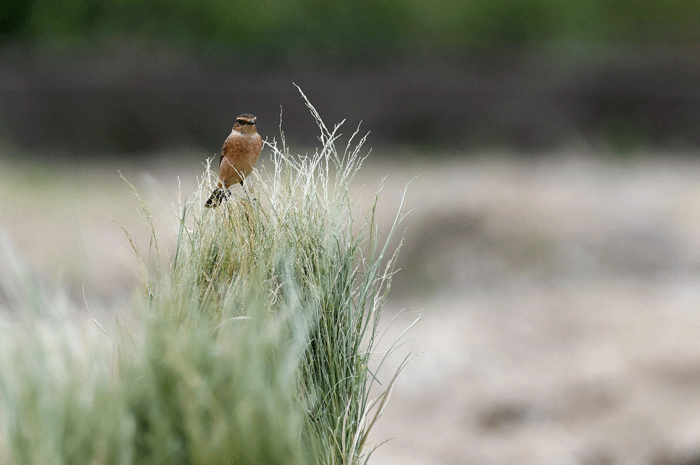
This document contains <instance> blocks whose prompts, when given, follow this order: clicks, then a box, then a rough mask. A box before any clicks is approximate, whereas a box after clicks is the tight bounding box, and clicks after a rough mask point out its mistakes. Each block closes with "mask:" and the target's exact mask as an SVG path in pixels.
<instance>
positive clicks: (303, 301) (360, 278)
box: [0, 93, 401, 465]
mask: <svg viewBox="0 0 700 465" xmlns="http://www.w3.org/2000/svg"><path fill="white" fill-rule="evenodd" d="M302 97H303V98H304V100H305V101H306V103H307V105H308V107H309V109H310V111H311V113H312V115H313V116H314V117H315V118H316V122H317V123H318V126H319V128H320V130H321V136H320V142H321V146H320V148H319V149H318V150H317V151H316V152H315V153H314V154H313V155H309V156H302V157H295V156H292V155H290V153H289V150H288V148H287V146H286V144H285V140H284V134H283V133H281V139H280V142H279V143H278V142H276V141H274V140H273V141H272V142H266V146H267V148H268V149H269V151H270V153H271V158H272V160H271V161H272V163H271V164H266V165H265V166H264V167H262V168H261V169H260V171H258V172H257V174H256V175H255V179H253V180H252V181H253V183H252V184H253V189H252V191H250V192H247V193H244V194H241V195H234V196H233V197H232V198H230V199H229V201H228V202H226V203H224V204H222V205H221V206H220V207H219V208H217V209H214V210H210V209H205V208H203V204H204V200H205V199H206V198H207V196H208V194H209V193H210V192H211V188H212V186H213V181H214V179H213V173H211V171H210V170H207V172H206V173H205V175H204V176H203V177H202V180H201V182H200V185H199V189H198V191H197V192H196V193H195V196H194V198H193V199H192V200H191V201H185V202H181V204H180V205H179V207H178V212H179V213H178V215H179V226H178V232H177V236H176V243H175V247H174V248H173V250H172V251H170V252H168V255H167V257H166V258H167V264H168V265H167V267H164V266H161V267H155V268H153V267H151V268H149V267H148V266H147V265H144V270H147V271H146V272H145V274H144V287H143V289H144V291H143V298H142V299H141V300H140V301H139V302H138V303H137V304H136V305H135V307H136V308H135V314H136V315H137V316H138V317H139V319H140V321H141V323H140V327H139V328H138V329H136V328H132V327H129V326H128V325H125V324H124V323H123V322H120V320H119V319H117V320H116V322H115V323H113V324H111V325H106V324H104V325H103V324H101V323H99V322H97V323H98V324H92V325H87V326H85V324H82V325H81V324H77V326H76V324H75V322H72V323H70V322H69V321H68V319H64V320H62V323H61V324H60V325H59V326H56V325H55V324H54V325H53V326H51V325H48V326H46V327H44V326H41V325H40V324H39V323H37V322H33V323H32V324H28V325H27V328H31V330H27V331H26V333H25V334H24V338H25V339H24V340H23V341H22V342H21V343H20V342H19V339H17V338H13V337H11V336H10V335H9V334H8V335H3V338H7V339H8V340H10V341H11V342H12V343H11V344H7V345H6V348H4V349H2V350H1V351H0V357H2V359H1V360H0V362H1V364H2V366H1V367H0V394H1V396H0V406H1V407H2V412H3V413H2V416H1V417H0V428H2V431H3V432H4V434H3V438H4V441H5V443H6V444H7V447H8V450H9V451H10V452H9V454H8V456H10V457H11V459H12V461H13V463H17V464H25V463H26V464H29V463H115V464H116V463H168V464H169V463H178V464H180V463H181V464H189V463H196V464H200V463H201V464H212V463H241V464H242V463H246V464H248V463H256V464H278V463H279V464H282V463H284V464H294V463H299V464H302V463H319V464H349V465H352V464H362V463H366V461H367V459H368V458H369V456H370V454H371V452H372V451H373V450H374V447H376V445H370V444H368V434H369V431H370V430H371V428H372V426H373V425H374V423H375V421H376V420H377V419H378V418H379V416H380V415H381V413H382V410H383V408H384V405H385V403H386V401H387V400H388V398H389V395H390V392H391V388H392V386H393V381H394V379H395V376H394V377H392V378H389V379H388V380H386V382H385V383H384V384H383V385H382V387H381V389H380V390H379V391H380V392H379V395H378V398H376V399H374V400H371V399H370V391H371V390H372V389H373V387H374V386H375V384H377V383H379V381H378V377H377V375H376V373H374V372H373V371H371V368H370V355H371V354H373V352H374V351H375V348H376V343H377V338H378V324H379V318H380V314H381V308H382V305H383V304H384V301H385V299H386V295H387V292H388V290H389V283H390V278H391V270H392V266H393V262H394V258H395V251H392V250H390V249H389V247H388V243H389V240H390V239H391V235H392V234H394V233H395V231H396V229H397V225H398V223H399V221H400V219H401V218H400V214H398V215H397V217H396V221H395V222H394V224H393V225H392V226H391V227H390V228H389V231H388V232H387V234H386V235H385V236H384V239H382V242H381V243H380V241H379V237H380V235H379V234H378V230H377V225H376V224H375V221H374V212H375V207H376V198H375V201H374V203H373V204H372V205H371V206H370V207H369V210H368V211H367V212H365V213H364V214H363V215H361V216H358V213H357V209H358V205H357V203H356V202H355V201H354V200H353V199H352V198H351V197H350V194H349V192H350V184H351V182H352V181H353V179H354V177H355V175H356V174H357V172H358V170H360V168H361V165H362V162H363V160H364V157H363V156H362V155H361V154H360V153H361V150H362V146H363V143H364V141H365V138H364V137H362V138H359V140H358V141H357V143H355V144H354V145H353V141H354V140H355V139H356V138H357V137H358V132H357V131H355V133H354V134H353V135H352V136H351V137H350V138H349V141H348V143H347V145H346V147H345V148H344V149H338V147H337V144H338V137H339V129H340V125H337V126H335V127H334V128H333V129H332V130H329V129H328V128H327V127H326V126H325V124H324V123H323V121H322V120H321V118H320V117H319V116H318V113H317V112H316V110H315V109H314V108H313V106H311V104H310V103H309V102H308V100H306V97H305V96H304V95H303V93H302ZM341 124H342V123H341ZM144 212H145V217H146V219H147V224H149V225H151V232H152V237H153V240H152V247H153V248H157V247H158V241H157V236H156V234H155V229H154V228H153V227H152V225H153V222H152V221H150V220H149V219H150V218H152V216H151V215H150V213H149V212H148V209H147V208H146V207H145V205H144ZM358 218H359V219H358ZM162 249H164V248H161V250H162ZM135 250H136V252H137V254H138V250H137V249H135ZM35 292H36V291H35V290H34V289H32V290H30V291H29V294H33V293H35ZM30 301H31V299H30ZM50 313H51V312H47V314H50ZM71 324H72V326H71ZM46 328H48V329H46ZM60 328H74V329H73V330H72V331H75V332H77V333H79V334H82V336H81V337H75V335H70V334H67V331H65V330H64V331H62V330H60ZM75 328H77V329H75ZM95 328H98V329H99V331H96V330H95ZM46 331H48V333H46ZM47 334H49V336H47ZM105 334H106V335H107V336H105ZM88 335H89V337H88ZM100 335H102V337H101V339H100V337H99V336H100ZM76 340H79V341H81V343H80V344H77V345H76V342H75V341H76ZM47 341H51V343H49V342H47ZM387 355H388V354H387V353H385V354H384V355H383V356H382V357H381V359H380V360H378V361H376V363H374V364H373V366H374V367H381V365H382V363H383V361H384V360H385V358H386V356H387ZM372 392H374V391H372ZM1 444H2V442H0V445H1ZM0 458H2V457H0Z"/></svg>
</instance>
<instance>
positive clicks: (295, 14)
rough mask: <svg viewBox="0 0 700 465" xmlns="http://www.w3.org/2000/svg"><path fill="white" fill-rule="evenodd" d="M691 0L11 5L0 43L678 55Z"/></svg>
mask: <svg viewBox="0 0 700 465" xmlns="http://www.w3.org/2000/svg"><path fill="white" fill-rule="evenodd" d="M698 24H700V8H698V3H697V1H696V0H674V1H669V0H582V1H580V2H562V1H559V0H529V1H526V0H470V1H462V2H455V1H454V0H434V1H432V2H424V1H419V0H391V1H390V0H346V1H343V2H329V1H325V0H274V1H270V2H250V1H240V0H233V1H231V0H211V1H209V2H197V1H193V0H150V1H148V2H141V1H138V0H62V1H58V0H15V1H12V2H4V3H3V5H2V6H0V34H2V35H6V36H8V35H9V36H14V37H23V38H29V39H32V38H34V39H46V38H56V37H61V38H62V39H68V40H70V38H71V37H85V36H88V37H89V36H91V35H142V36H144V37H156V38H165V39H167V40H170V41H173V42H175V43H179V44H180V45H184V46H187V45H193V44H209V43H216V44H226V46H227V47H231V48H235V49H237V50H239V51H241V52H245V51H255V52H259V51H261V50H264V51H266V52H267V53H268V54H269V55H268V56H270V57H272V58H273V59H284V58H285V57H286V58H294V59H299V58H307V57H311V58H313V57H314V56H319V55H322V56H323V58H324V60H327V59H329V58H330V59H336V60H339V61H349V62H353V63H354V62H358V61H359V62H361V61H367V60H374V59H378V58H382V57H386V56H393V55H395V54H397V53H399V54H402V53H408V54H411V53H416V52H423V53H429V54H438V55H441V54H445V55H454V54H457V56H460V54H464V53H467V51H468V50H477V51H483V49H496V50H515V51H518V50H525V49H527V48H528V47H530V46H532V45H534V44H540V43H542V42H545V43H546V42H552V41H555V42H556V41H573V42H576V41H585V42H624V43H629V44H639V45H643V46H644V45H656V44H659V45H671V46H684V45H689V44H695V43H698V39H700V28H698V27H697V25H698Z"/></svg>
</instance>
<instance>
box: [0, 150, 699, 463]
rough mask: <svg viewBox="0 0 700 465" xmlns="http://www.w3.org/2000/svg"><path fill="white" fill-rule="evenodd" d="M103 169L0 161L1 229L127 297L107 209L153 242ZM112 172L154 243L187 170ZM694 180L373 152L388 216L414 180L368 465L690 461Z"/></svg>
mask: <svg viewBox="0 0 700 465" xmlns="http://www.w3.org/2000/svg"><path fill="white" fill-rule="evenodd" d="M193 158H197V157H193ZM163 166H166V168H163ZM117 169H120V167H119V166H118V164H117V163H114V164H108V165H91V166H81V167H80V169H78V170H76V169H71V170H65V169H63V168H60V167H55V166H54V167H48V166H45V165H33V164H30V163H19V162H9V161H0V186H1V187H0V209H1V210H2V212H3V215H2V218H0V229H1V230H4V231H5V232H6V233H7V234H8V235H9V237H10V238H11V240H12V241H13V243H14V244H15V248H16V249H17V250H18V251H19V253H20V254H21V255H23V256H24V257H26V259H27V261H28V262H29V263H30V265H31V266H32V267H33V268H34V269H36V270H38V271H39V272H40V274H41V275H42V276H43V277H44V279H45V280H46V281H49V282H50V281H54V280H56V279H60V280H62V281H63V282H64V283H65V284H66V285H67V286H68V287H69V288H70V289H71V293H72V294H75V296H77V297H76V298H77V299H78V300H82V299H83V297H82V292H83V288H85V294H86V300H88V301H90V302H91V303H92V302H94V303H95V305H104V306H110V305H112V306H114V305H117V306H118V305H120V303H124V302H127V301H128V299H129V298H130V296H131V294H132V292H133V286H134V284H135V283H136V282H137V280H138V267H137V266H136V263H135V260H134V258H133V254H132V252H131V251H130V246H129V244H128V242H127V241H126V239H125V236H124V233H123V232H122V230H121V229H120V228H119V227H118V226H117V225H116V224H115V223H114V222H113V221H112V220H110V219H109V218H108V217H107V216H108V215H109V216H111V217H114V218H115V219H116V220H117V221H119V222H120V223H122V224H123V225H124V226H126V227H127V229H129V230H130V231H131V232H132V234H133V235H134V237H135V238H136V241H137V243H138V244H139V247H140V248H141V250H142V251H144V250H147V249H148V241H149V235H148V233H147V231H146V229H145V228H144V226H143V221H142V220H141V218H139V216H138V214H137V211H138V208H139V203H138V200H137V199H136V198H135V197H134V196H133V195H132V194H131V193H130V192H129V189H128V186H126V185H125V184H124V183H123V181H121V180H120V179H119V175H118V173H117ZM122 172H123V173H124V174H125V176H126V177H127V178H129V179H130V180H132V181H133V182H134V184H135V185H136V186H137V188H138V189H139V191H140V192H141V193H142V194H143V197H144V199H145V200H146V201H147V203H148V204H149V205H150V206H151V209H152V210H153V211H155V212H165V213H162V214H160V215H156V222H157V224H158V228H159V230H160V231H161V232H162V234H164V235H168V234H171V233H172V231H173V224H174V219H173V214H172V213H171V212H172V211H173V209H172V207H171V206H170V203H171V202H172V201H174V200H175V199H176V191H177V189H178V179H177V178H178V176H179V177H180V180H181V185H182V192H184V193H187V192H192V190H193V189H194V185H195V176H196V175H197V174H199V173H200V172H201V164H200V159H199V158H197V159H196V160H195V161H192V160H191V159H189V160H188V161H185V162H180V161H178V162H170V163H167V164H165V165H163V164H162V163H159V162H157V161H153V163H150V164H146V165H144V166H140V167H139V168H134V167H127V168H124V169H122ZM698 173H700V162H697V161H694V160H692V159H691V158H688V157H679V156H678V157H673V156H669V155H666V156H665V157H664V158H654V157H651V156H640V157H638V158H635V159H633V160H627V161H620V160H613V159H608V158H591V157H586V156H583V155H581V154H577V153H567V154H558V155H557V156H552V157H546V158H542V159H539V160H537V161H527V160H524V159H519V158H517V157H506V156H500V155H495V154H484V155H482V156H477V157H471V158H467V159H464V158H462V159H458V158H455V157H448V156H445V157H441V158H437V159H436V158H428V157H423V158H412V159H410V161H405V160H398V159H392V160H391V161H372V160H370V161H369V162H368V164H367V166H366V168H365V171H364V174H363V178H362V179H360V180H358V185H357V188H358V195H359V196H360V199H361V201H362V203H363V204H365V205H367V204H368V203H369V199H370V198H371V196H372V194H373V193H374V192H375V191H376V189H377V187H378V185H379V183H380V180H381V178H382V177H383V176H384V175H387V174H389V177H388V178H387V179H386V181H385V183H384V184H385V186H384V190H383V192H382V195H381V197H380V198H381V202H380V205H379V210H378V214H379V216H380V218H381V219H382V222H383V223H384V224H388V222H389V221H390V220H391V218H392V215H393V214H394V213H395V212H396V208H397V207H398V204H399V201H400V198H401V193H402V191H403V189H404V187H405V186H406V184H407V183H408V182H409V181H411V182H410V186H409V187H408V191H407V194H406V207H407V209H409V210H411V213H410V214H409V216H408V217H407V219H406V220H405V222H404V226H405V227H406V233H405V242H404V247H403V248H402V253H401V256H400V261H399V266H400V267H401V270H400V271H399V273H398V274H397V276H396V279H395V282H394V285H393V287H392V297H391V299H390V301H389V303H388V305H387V309H386V310H387V314H386V316H387V321H388V320H389V319H390V317H392V316H394V315H398V316H397V319H396V321H395V322H394V324H393V325H392V326H391V327H390V328H389V329H388V333H387V336H386V337H385V339H384V343H385V344H387V343H388V341H390V340H391V339H392V337H395V336H396V335H398V334H399V333H400V332H401V331H402V330H403V329H404V328H405V327H406V326H407V325H408V324H410V322H411V321H413V320H414V319H415V318H416V317H417V316H418V315H420V316H421V322H420V323H419V324H418V325H417V326H416V327H415V328H414V329H413V330H411V331H410V333H409V339H408V340H407V342H406V343H405V344H404V345H403V346H402V347H401V348H400V349H398V351H397V353H396V354H395V356H394V357H393V358H392V362H391V363H393V364H394V366H395V365H396V364H397V363H398V362H399V361H400V360H401V358H402V356H403V354H406V353H408V352H410V353H411V354H413V358H412V359H411V361H410V363H409V364H408V366H407V367H406V368H405V370H404V371H403V372H402V374H401V376H400V377H399V378H398V381H397V383H396V386H395V388H394V391H393V395H392V399H391V402H390V404H389V406H388V407H387V409H386V411H385V413H384V416H383V417H382V419H381V420H380V421H379V422H378V424H377V426H376V429H375V430H374V433H373V435H372V438H373V440H374V441H377V442H380V441H383V440H385V439H388V438H394V439H392V440H391V441H389V442H388V443H386V444H384V445H383V446H382V447H380V448H379V449H378V450H377V451H376V452H375V454H374V455H373V458H372V460H371V463H374V464H406V465H410V464H462V463H475V464H476V463H484V464H567V463H571V464H573V463H581V464H595V463H603V464H661V463H676V464H692V463H700V338H699V337H698V335H699V334H700V317H699V315H698V313H699V311H700V176H699V175H698ZM363 185H364V187H363ZM402 309H403V312H402V313H399V312H400V311H401V310H402ZM390 372H391V367H388V369H387V370H386V371H385V374H384V379H387V378H389V377H390V374H391V373H390Z"/></svg>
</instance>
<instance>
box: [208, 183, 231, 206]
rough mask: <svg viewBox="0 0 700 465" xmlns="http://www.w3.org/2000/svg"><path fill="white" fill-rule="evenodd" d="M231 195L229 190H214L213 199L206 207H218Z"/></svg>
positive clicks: (211, 198) (210, 198)
mask: <svg viewBox="0 0 700 465" xmlns="http://www.w3.org/2000/svg"><path fill="white" fill-rule="evenodd" d="M229 195H230V194H229V191H228V189H223V188H221V187H217V188H216V189H214V192H212V193H211V197H209V200H207V201H206V202H205V203H204V206H205V207H207V208H215V207H218V206H219V205H220V204H221V202H222V201H223V200H224V199H227V198H228V196H229Z"/></svg>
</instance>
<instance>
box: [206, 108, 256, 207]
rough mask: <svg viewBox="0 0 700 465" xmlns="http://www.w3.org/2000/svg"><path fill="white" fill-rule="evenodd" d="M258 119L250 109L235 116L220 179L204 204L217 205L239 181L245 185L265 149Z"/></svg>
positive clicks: (227, 139)
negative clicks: (245, 180)
mask: <svg viewBox="0 0 700 465" xmlns="http://www.w3.org/2000/svg"><path fill="white" fill-rule="evenodd" d="M256 121H257V118H256V117H255V116H253V115H251V114H249V113H244V114H242V115H239V116H238V117H237V118H236V122H235V123H234V125H233V130H231V134H229V136H228V137H227V138H226V141H225V142H224V146H223V147H222V148H221V158H220V159H219V182H218V183H217V185H216V189H214V192H212V194H211V197H209V200H207V201H206V203H205V204H204V206H205V207H207V208H214V207H218V206H219V205H220V204H221V202H222V201H223V200H224V199H226V198H227V197H228V196H229V195H230V192H229V190H228V189H229V187H231V186H233V185H236V184H239V183H240V184H241V186H243V180H244V179H245V178H246V176H248V175H249V174H250V173H251V172H252V171H253V167H254V166H255V163H256V162H257V161H258V157H260V150H262V138H261V137H260V134H258V128H257V123H256Z"/></svg>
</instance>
